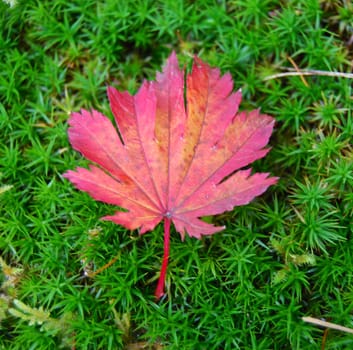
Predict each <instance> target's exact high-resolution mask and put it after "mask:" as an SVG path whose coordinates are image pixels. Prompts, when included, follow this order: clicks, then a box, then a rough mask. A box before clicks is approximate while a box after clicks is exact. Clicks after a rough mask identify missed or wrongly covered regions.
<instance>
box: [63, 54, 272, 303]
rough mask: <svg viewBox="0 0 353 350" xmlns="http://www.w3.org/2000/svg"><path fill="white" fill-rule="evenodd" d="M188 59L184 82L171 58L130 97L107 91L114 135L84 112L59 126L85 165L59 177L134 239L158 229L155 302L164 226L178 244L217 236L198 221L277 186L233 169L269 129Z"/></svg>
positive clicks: (263, 176)
mask: <svg viewBox="0 0 353 350" xmlns="http://www.w3.org/2000/svg"><path fill="white" fill-rule="evenodd" d="M232 90H233V82H232V78H231V75H230V74H229V73H228V74H225V75H223V76H221V74H220V71H219V69H213V68H210V67H209V66H208V65H207V64H206V63H204V62H203V61H201V60H200V59H199V58H197V57H196V58H195V60H194V64H193V67H192V71H191V73H189V74H187V76H186V79H185V80H184V71H183V70H180V69H179V66H178V61H177V57H176V55H175V53H172V54H171V56H170V57H169V59H168V60H167V63H166V65H165V66H164V68H163V71H162V73H158V74H157V79H156V81H152V82H149V81H144V82H143V84H142V86H141V88H140V89H139V91H138V92H137V93H136V95H134V96H132V95H130V94H129V93H128V92H119V91H117V90H116V89H115V88H113V87H109V88H108V97H109V100H110V106H111V109H112V112H113V114H114V117H115V123H116V126H117V128H118V131H117V130H116V128H115V126H114V125H113V123H112V122H111V121H110V119H109V118H107V117H106V116H104V115H103V114H101V113H99V112H97V111H95V110H93V111H91V112H89V111H86V110H81V112H80V113H73V114H72V115H71V117H70V119H69V125H70V128H69V131H68V134H69V139H70V142H71V145H72V147H73V148H74V149H75V150H77V151H79V152H81V153H82V154H83V156H85V157H86V158H87V159H89V160H90V161H91V162H92V163H93V164H92V165H90V166H89V169H85V168H77V169H76V171H71V170H70V171H68V172H67V173H65V174H64V176H65V177H66V178H68V179H69V180H70V181H71V182H72V183H73V184H74V185H75V186H76V187H77V188H78V189H80V190H82V191H85V192H87V193H89V195H90V196H92V197H93V198H94V199H96V200H99V201H102V202H105V203H109V204H114V205H116V206H119V207H121V208H123V209H125V210H126V211H120V210H118V211H117V212H116V213H115V214H114V215H112V216H105V217H103V218H102V219H104V220H111V221H113V222H115V223H116V224H120V225H122V226H124V227H126V228H128V229H131V230H134V229H140V233H141V234H143V233H145V232H146V231H151V230H153V229H154V228H155V227H156V225H157V224H158V223H160V222H161V221H162V220H163V221H164V257H163V263H162V268H161V273H160V277H159V281H158V285H157V289H156V293H155V294H156V297H157V298H160V297H161V296H162V295H163V294H164V281H165V274H166V270H167V264H168V257H169V237H170V226H171V223H172V222H173V224H174V226H175V229H176V231H178V232H179V233H180V235H181V237H182V239H183V238H184V236H185V234H188V235H189V236H192V237H196V238H200V237H201V236H202V235H211V234H213V233H215V232H218V231H221V230H223V229H224V227H223V226H214V225H212V224H209V223H206V222H204V221H202V219H200V218H201V217H202V216H209V215H215V214H220V213H223V212H224V211H230V210H232V209H233V208H234V206H238V205H244V204H247V203H249V202H250V201H251V200H252V199H253V198H254V197H256V196H258V195H260V194H262V193H263V192H264V191H266V189H267V188H268V187H269V186H270V185H273V184H274V183H275V182H276V181H277V178H275V177H269V174H268V173H255V174H253V175H251V169H246V170H244V169H243V168H244V167H245V166H247V165H248V164H250V163H252V162H253V161H255V160H256V159H259V158H262V157H264V156H265V155H266V154H267V152H268V149H266V148H264V147H265V146H266V145H267V143H268V141H269V138H270V135H271V133H272V129H273V125H274V120H273V118H271V117H270V116H268V115H264V114H260V112H259V110H254V111H251V112H239V111H238V107H239V103H240V101H241V91H237V92H235V93H234V92H232Z"/></svg>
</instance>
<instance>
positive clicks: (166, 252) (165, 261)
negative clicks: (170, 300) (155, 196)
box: [154, 217, 171, 299]
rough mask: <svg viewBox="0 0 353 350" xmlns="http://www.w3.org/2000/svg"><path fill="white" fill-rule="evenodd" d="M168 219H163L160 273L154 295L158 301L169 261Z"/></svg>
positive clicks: (162, 293)
mask: <svg viewBox="0 0 353 350" xmlns="http://www.w3.org/2000/svg"><path fill="white" fill-rule="evenodd" d="M170 221H171V220H170V218H168V217H165V218H164V255H163V262H162V268H161V273H160V275H159V280H158V284H157V288H156V291H155V293H154V295H155V297H156V298H157V299H160V298H161V297H162V296H163V295H164V284H165V276H166V273H167V266H168V259H169V245H170V244H169V242H170Z"/></svg>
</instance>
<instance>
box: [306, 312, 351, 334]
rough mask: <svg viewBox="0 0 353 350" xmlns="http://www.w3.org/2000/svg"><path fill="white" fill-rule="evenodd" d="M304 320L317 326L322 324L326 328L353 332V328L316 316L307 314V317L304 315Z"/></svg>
mask: <svg viewBox="0 0 353 350" xmlns="http://www.w3.org/2000/svg"><path fill="white" fill-rule="evenodd" d="M302 320H303V321H305V322H309V323H312V324H315V325H317V326H321V327H325V328H331V329H336V330H338V331H342V332H347V333H351V334H353V329H352V328H348V327H343V326H340V325H338V324H335V323H331V322H327V321H322V320H319V319H317V318H314V317H310V316H305V317H302Z"/></svg>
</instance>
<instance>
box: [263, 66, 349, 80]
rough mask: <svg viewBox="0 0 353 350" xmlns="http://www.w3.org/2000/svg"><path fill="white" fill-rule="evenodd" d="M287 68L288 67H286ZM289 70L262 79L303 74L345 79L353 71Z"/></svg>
mask: <svg viewBox="0 0 353 350" xmlns="http://www.w3.org/2000/svg"><path fill="white" fill-rule="evenodd" d="M287 69H288V68H287ZM288 71H289V72H283V73H277V74H273V75H269V76H267V77H265V78H264V80H271V79H277V78H283V77H289V76H298V75H299V76H303V75H320V76H326V77H336V78H346V79H353V73H342V72H328V71H323V70H314V69H313V70H311V69H303V70H301V71H300V72H297V71H295V69H294V71H293V70H292V69H288Z"/></svg>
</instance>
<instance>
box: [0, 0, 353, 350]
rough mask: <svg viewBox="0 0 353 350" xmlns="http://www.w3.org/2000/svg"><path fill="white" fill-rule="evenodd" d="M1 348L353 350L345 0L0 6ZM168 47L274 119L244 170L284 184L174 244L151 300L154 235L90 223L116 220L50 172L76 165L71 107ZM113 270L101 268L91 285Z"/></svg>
mask: <svg viewBox="0 0 353 350" xmlns="http://www.w3.org/2000/svg"><path fill="white" fill-rule="evenodd" d="M0 17H1V21H0V27H1V36H0V57H1V60H0V135H1V139H0V167H1V170H0V173H1V174H0V185H1V187H0V192H1V193H0V203H1V204H0V205H1V212H0V213H1V215H0V252H1V258H2V259H1V260H0V265H1V268H2V274H1V282H2V286H1V294H0V319H1V323H0V348H1V349H11V350H15V349H43V350H44V349H45V350H47V349H57V348H60V347H63V348H71V349H120V348H126V349H137V348H140V349H142V348H149V347H150V348H154V349H208V350H210V349H264V350H265V349H313V350H314V349H319V348H322V349H352V348H353V337H352V335H350V334H348V333H344V332H339V331H334V330H329V331H327V330H326V331H325V330H324V329H320V328H318V327H316V326H312V325H310V324H308V323H305V322H303V321H302V316H308V315H311V316H313V317H317V318H322V319H326V320H328V321H331V322H334V323H337V324H341V325H343V326H346V327H353V317H352V313H353V274H352V273H353V272H352V271H353V240H352V233H353V224H352V217H353V191H352V189H353V150H352V137H353V114H352V107H353V92H352V79H349V78H346V77H331V76H325V75H316V74H314V75H312V76H305V77H300V76H299V75H298V76H286V77H281V78H279V77H277V78H276V77H274V78H272V79H268V78H269V77H271V76H272V75H274V74H277V73H280V72H287V71H290V70H291V69H294V70H295V65H297V66H298V67H299V68H300V69H311V70H322V71H327V72H342V73H351V72H352V68H353V67H352V59H353V6H352V3H351V2H350V1H344V0H335V1H327V0H325V1H324V0H322V1H320V0H295V1H294V0H293V1H289V0H288V1H284V0H283V1H278V0H234V1H213V0H212V1H211V0H202V1H195V2H194V1H180V0H164V1H152V0H138V1H136V0H134V1H116V0H106V1H93V0H86V1H80V0H73V1H67V0H53V1H39V0H37V1H34V0H28V1H18V2H17V4H15V6H13V7H10V6H9V5H8V4H5V3H4V2H2V3H0ZM171 50H175V51H176V53H177V54H178V57H179V59H180V61H181V64H189V63H190V62H191V59H192V56H193V55H194V54H197V55H199V56H200V57H201V58H202V59H203V60H205V61H207V62H208V63H209V64H211V65H212V66H217V67H220V68H221V70H222V72H226V71H230V72H231V74H232V76H233V78H234V81H235V88H236V89H238V88H242V90H243V94H244V100H243V103H242V108H244V109H253V108H258V107H261V110H262V112H264V113H267V114H270V115H272V116H274V118H275V119H276V120H277V124H276V129H275V132H274V134H273V137H272V139H271V147H272V150H271V152H270V153H269V155H268V156H267V157H266V158H265V159H263V160H261V161H259V162H257V163H256V164H255V169H258V170H261V171H270V172H271V173H272V174H273V175H275V176H280V181H279V183H278V184H277V185H276V186H273V187H272V188H271V189H270V190H269V191H267V193H266V194H265V195H263V196H261V197H260V198H258V199H256V200H255V201H253V202H252V203H251V204H249V205H247V206H245V207H240V208H235V209H234V210H233V211H232V212H229V213H225V214H224V215H220V216H219V217H216V218H214V219H213V220H214V221H215V222H216V223H219V224H225V225H226V227H227V228H226V230H224V231H223V232H221V233H218V234H216V235H214V236H212V237H204V238H203V239H201V240H196V239H189V238H186V239H185V241H184V242H182V241H181V240H180V237H179V235H178V234H176V233H175V232H174V233H173V234H172V236H173V237H172V242H171V258H170V265H169V270H168V275H167V296H166V297H165V298H164V299H162V300H160V301H159V302H156V300H155V299H154V296H153V291H154V288H155V285H156V280H157V279H158V273H159V269H160V263H161V259H162V254H163V235H162V233H163V228H162V227H158V228H157V229H156V230H155V231H154V232H150V233H147V234H146V235H143V236H141V237H139V236H138V233H137V232H129V231H126V230H125V229H123V228H122V227H119V226H116V225H114V224H112V223H109V222H101V221H99V218H100V217H101V216H103V215H106V214H107V213H112V212H113V211H114V208H113V207H112V206H108V205H105V204H102V203H97V202H95V201H94V200H92V199H90V198H89V196H88V195H86V194H85V193H82V192H79V191H76V190H75V189H74V188H73V186H72V185H71V184H70V183H69V182H68V181H66V180H65V179H63V178H62V174H63V173H64V172H65V171H67V170H68V169H73V168H75V167H76V166H77V165H85V164H86V162H85V160H83V159H82V158H81V156H80V155H79V154H77V153H76V152H74V151H73V150H72V149H71V148H70V146H69V143H68V139H67V134H66V131H67V120H68V116H69V114H70V113H71V112H72V111H78V110H79V109H80V108H88V109H89V108H95V109H98V110H100V111H102V112H103V113H106V114H109V113H110V112H109V106H108V101H107V98H106V94H105V90H106V86H107V85H114V86H116V87H118V88H119V89H121V90H129V91H130V92H135V91H136V90H137V88H138V86H139V85H140V84H141V81H142V80H143V79H145V78H146V79H153V78H154V76H155V72H156V70H159V69H160V66H161V64H162V63H163V62H164V60H165V58H166V57H167V56H168V55H169V53H170V52H171ZM112 259H115V260H116V261H115V262H114V264H112V265H111V266H110V267H107V268H106V269H104V270H103V271H101V272H100V273H97V274H95V275H94V274H93V272H94V271H97V270H98V269H99V268H101V267H102V266H104V265H105V264H107V263H108V262H109V261H111V260H112Z"/></svg>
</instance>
